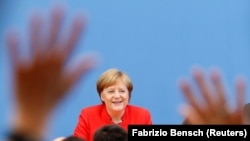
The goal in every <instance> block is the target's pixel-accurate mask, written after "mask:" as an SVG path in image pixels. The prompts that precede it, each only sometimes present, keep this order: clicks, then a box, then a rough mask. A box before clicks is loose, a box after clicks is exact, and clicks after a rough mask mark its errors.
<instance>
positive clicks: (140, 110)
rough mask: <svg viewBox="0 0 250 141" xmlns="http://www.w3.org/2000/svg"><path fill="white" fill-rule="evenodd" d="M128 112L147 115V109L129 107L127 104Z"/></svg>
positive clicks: (135, 106)
mask: <svg viewBox="0 0 250 141" xmlns="http://www.w3.org/2000/svg"><path fill="white" fill-rule="evenodd" d="M127 108H128V110H129V111H130V112H132V113H135V114H136V113H138V114H139V113H149V110H148V109H147V108H144V107H142V106H137V105H131V104H129V105H128V106H127Z"/></svg>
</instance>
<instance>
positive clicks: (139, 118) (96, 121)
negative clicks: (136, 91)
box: [74, 68, 152, 141]
mask: <svg viewBox="0 0 250 141" xmlns="http://www.w3.org/2000/svg"><path fill="white" fill-rule="evenodd" d="M96 87H97V92H98V94H99V97H100V99H101V104H98V105H94V106H90V107H87V108H84V109H82V111H81V114H80V116H79V120H78V124H77V126H76V128H75V131H74V135H75V136H78V137H82V138H84V139H85V140H86V141H92V140H93V135H94V133H95V131H96V130H97V129H99V128H100V127H102V126H104V125H107V124H118V125H120V126H121V127H123V128H124V129H126V130H127V128H128V125H129V124H152V119H151V114H150V112H149V111H148V110H147V109H145V108H142V107H139V106H134V105H130V104H129V101H130V99H131V93H132V90H133V84H132V81H131V79H130V78H129V76H128V75H127V74H125V73H124V72H122V71H120V70H118V69H116V68H111V69H109V70H107V71H105V72H104V73H103V74H102V75H101V76H100V77H99V79H98V81H97V84H96Z"/></svg>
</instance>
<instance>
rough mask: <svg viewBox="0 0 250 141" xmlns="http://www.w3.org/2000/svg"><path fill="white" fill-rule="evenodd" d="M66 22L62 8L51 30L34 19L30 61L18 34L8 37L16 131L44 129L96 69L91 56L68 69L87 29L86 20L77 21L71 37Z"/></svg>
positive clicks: (54, 15)
mask: <svg viewBox="0 0 250 141" xmlns="http://www.w3.org/2000/svg"><path fill="white" fill-rule="evenodd" d="M63 18H64V12H63V9H62V8H61V7H56V8H54V9H53V11H52V13H51V16H50V20H49V21H50V22H49V27H48V28H46V27H45V23H44V21H43V20H42V18H41V17H40V16H39V15H34V16H33V17H32V18H31V22H30V40H29V44H30V48H29V53H30V56H29V58H28V59H27V57H26V58H22V56H21V55H22V54H21V52H20V50H19V49H20V46H21V44H20V42H19V37H18V36H17V34H15V33H13V32H12V33H10V34H8V36H7V44H8V48H9V52H10V59H11V65H12V68H13V81H14V88H15V89H14V96H15V100H16V108H17V116H16V117H17V119H16V123H15V126H17V127H16V128H22V129H26V128H27V130H34V126H38V127H41V126H43V125H45V123H44V122H46V120H47V118H48V117H49V114H50V113H51V112H52V110H53V109H54V107H55V106H56V105H57V104H58V103H59V102H60V101H61V100H62V98H63V97H65V95H66V94H67V92H68V91H69V90H70V89H71V88H72V87H73V86H74V84H75V83H76V82H77V81H78V80H79V79H80V78H81V77H82V76H83V75H85V74H86V73H87V72H88V71H89V70H90V69H92V68H93V67H94V66H95V63H94V62H95V58H94V57H93V56H89V57H85V59H82V60H78V61H79V62H78V63H77V64H75V65H71V68H67V67H66V63H67V62H68V60H69V56H70V54H71V51H72V50H73V49H74V48H75V46H76V43H77V41H78V40H79V38H80V35H81V33H82V31H83V29H84V26H85V20H84V18H83V17H82V16H78V17H75V19H74V20H73V22H72V24H71V25H70V30H69V33H66V31H63V30H61V26H62V21H63ZM61 35H64V36H61ZM30 124H33V125H30ZM32 128H33V129H32ZM41 129H42V128H40V131H41ZM37 130H38V128H37ZM40 131H35V130H34V131H33V132H35V133H36V132H37V133H39V132H40Z"/></svg>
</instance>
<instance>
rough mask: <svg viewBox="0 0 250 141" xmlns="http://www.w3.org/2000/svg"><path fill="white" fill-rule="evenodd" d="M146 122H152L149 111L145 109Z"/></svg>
mask: <svg viewBox="0 0 250 141" xmlns="http://www.w3.org/2000/svg"><path fill="white" fill-rule="evenodd" d="M146 124H150V125H151V124H152V117H151V114H150V112H149V111H146Z"/></svg>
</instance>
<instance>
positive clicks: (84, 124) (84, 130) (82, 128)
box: [74, 110, 90, 141]
mask: <svg viewBox="0 0 250 141" xmlns="http://www.w3.org/2000/svg"><path fill="white" fill-rule="evenodd" d="M87 115H88V114H86V112H85V111H84V110H82V112H81V114H80V116H79V119H78V123H77V125H76V128H75V130H74V136H77V137H81V138H84V139H85V140H86V141H89V139H90V137H89V135H90V133H89V131H90V129H89V122H88V121H89V118H88V116H87Z"/></svg>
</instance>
